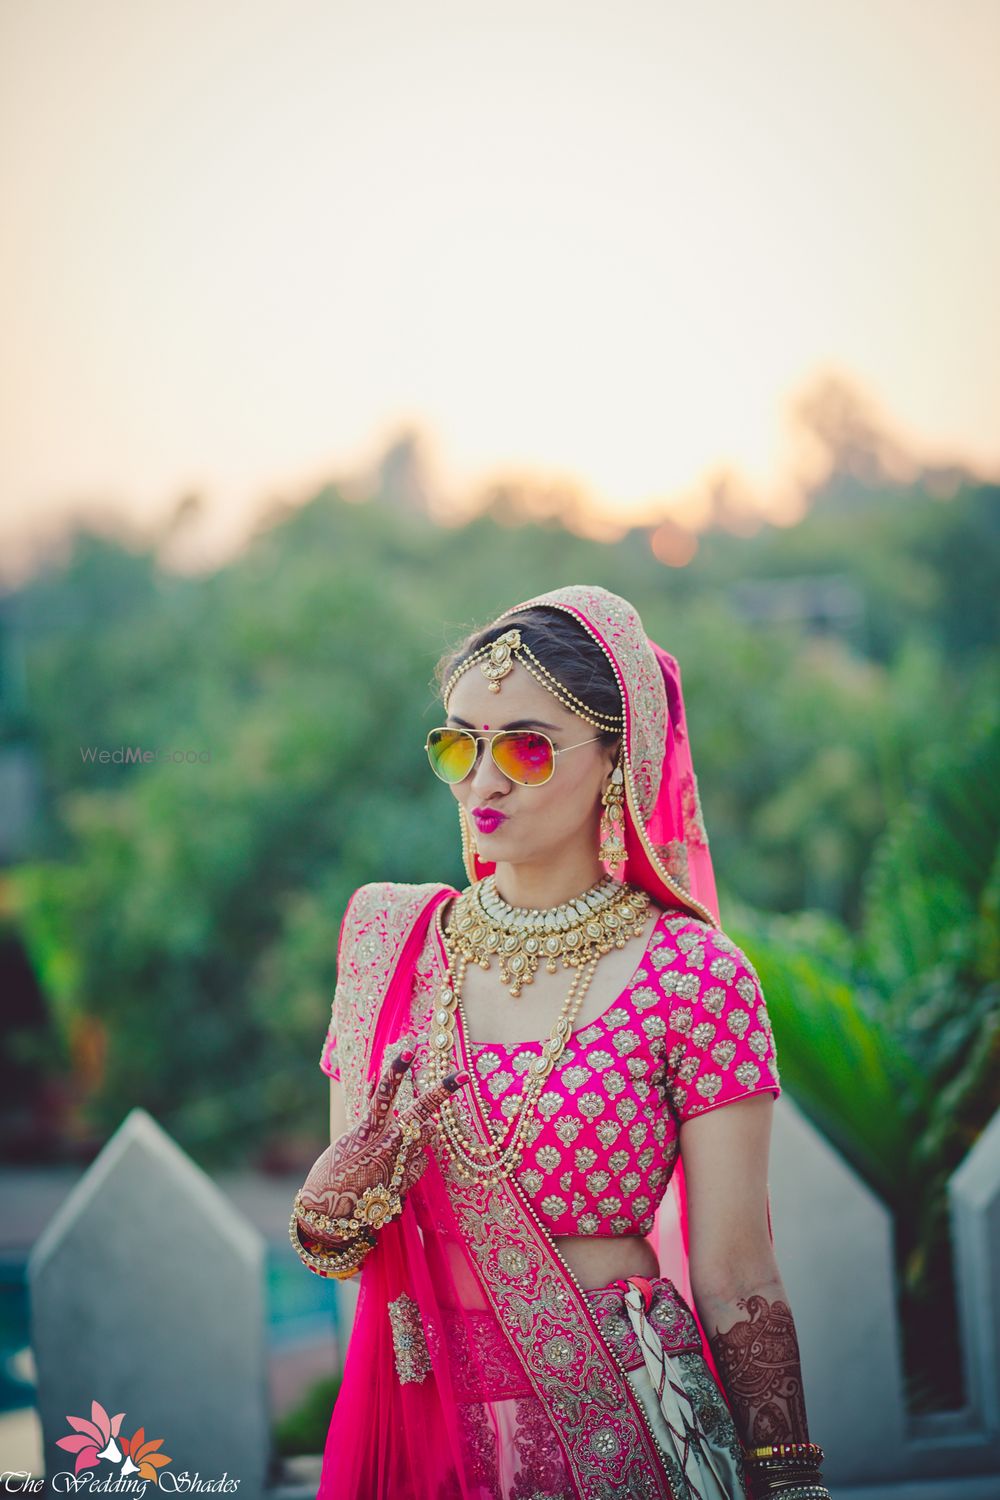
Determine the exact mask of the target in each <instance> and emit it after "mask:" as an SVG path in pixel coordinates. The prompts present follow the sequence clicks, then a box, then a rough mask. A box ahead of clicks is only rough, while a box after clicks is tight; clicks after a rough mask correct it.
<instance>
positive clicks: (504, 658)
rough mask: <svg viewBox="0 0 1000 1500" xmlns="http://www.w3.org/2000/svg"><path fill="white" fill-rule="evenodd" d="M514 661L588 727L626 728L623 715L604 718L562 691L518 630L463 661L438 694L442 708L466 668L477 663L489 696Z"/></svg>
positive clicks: (599, 712) (606, 715)
mask: <svg viewBox="0 0 1000 1500" xmlns="http://www.w3.org/2000/svg"><path fill="white" fill-rule="evenodd" d="M515 652H516V654H517V661H518V662H520V664H521V666H523V667H525V668H526V669H527V670H528V671H529V672H530V673H531V675H532V677H534V678H535V679H536V680H537V681H538V682H540V683H541V685H542V687H543V688H546V689H547V690H548V691H549V692H550V693H551V694H552V695H553V697H555V698H558V699H559V702H560V703H561V704H562V705H563V707H564V708H568V709H569V710H570V712H571V713H574V714H576V715H577V716H578V717H579V718H581V719H583V720H584V722H585V723H587V724H593V726H594V728H595V729H604V730H611V731H616V730H621V729H624V727H625V718H624V715H623V714H606V713H602V712H601V710H600V709H597V708H589V707H588V705H587V704H586V703H584V702H583V701H582V700H581V699H580V698H578V697H577V696H576V694H575V693H571V692H570V690H569V688H567V687H564V686H563V684H562V683H561V682H560V681H559V679H558V678H557V677H553V675H552V673H551V672H550V671H549V669H548V667H545V666H543V665H542V663H541V662H540V661H539V660H538V657H537V656H536V655H535V653H534V652H533V651H532V649H531V647H530V646H529V645H528V644H527V642H526V641H522V639H521V632H520V630H517V629H514V630H505V631H504V633H503V635H501V636H498V637H497V639H496V640H495V641H489V642H488V643H487V644H486V645H485V646H480V647H479V649H478V650H477V651H473V652H472V653H471V655H469V656H467V657H466V658H465V661H463V662H461V663H460V665H459V666H457V667H456V668H455V670H454V672H452V674H451V676H450V677H449V678H448V681H447V682H446V683H445V685H444V691H443V692H442V694H441V698H442V701H443V703H444V706H445V708H447V707H448V699H449V698H450V697H451V692H452V689H453V688H454V686H455V683H456V682H457V681H458V679H459V678H460V677H461V676H462V673H463V672H467V671H468V670H469V668H470V667H471V666H473V665H475V664H477V663H478V666H479V670H480V671H481V672H482V674H483V676H484V677H485V678H486V680H487V682H488V683H489V685H490V692H491V693H499V691H500V682H501V679H502V678H504V677H506V676H507V673H508V672H510V671H511V670H512V669H513V667H514V665H515V661H514V653H515Z"/></svg>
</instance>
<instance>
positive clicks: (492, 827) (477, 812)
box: [472, 807, 507, 833]
mask: <svg viewBox="0 0 1000 1500" xmlns="http://www.w3.org/2000/svg"><path fill="white" fill-rule="evenodd" d="M472 816H473V818H474V819H475V824H476V829H477V831H478V832H479V833H496V831H497V829H498V828H499V827H500V824H501V823H506V821H507V814H506V813H502V812H496V811H494V809H493V808H491V807H474V808H473V809H472Z"/></svg>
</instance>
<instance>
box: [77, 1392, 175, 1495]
mask: <svg viewBox="0 0 1000 1500" xmlns="http://www.w3.org/2000/svg"><path fill="white" fill-rule="evenodd" d="M66 1420H67V1422H68V1423H69V1425H70V1426H71V1427H72V1429H73V1431H72V1433H71V1434H70V1435H68V1436H67V1437H61V1438H57V1439H56V1446H57V1447H58V1448H65V1449H66V1450H67V1452H69V1453H75V1454H76V1463H75V1465H74V1469H73V1472H74V1473H75V1474H79V1473H81V1471H82V1470H84V1469H96V1468H98V1467H99V1465H100V1463H101V1461H102V1460H104V1461H106V1462H107V1463H110V1464H114V1465H115V1466H116V1467H117V1468H118V1474H119V1476H120V1477H121V1478H123V1479H124V1478H126V1477H127V1476H128V1475H131V1474H135V1475H137V1476H138V1478H139V1479H151V1480H152V1481H153V1483H154V1484H159V1482H160V1481H159V1470H160V1469H161V1468H162V1467H163V1465H164V1464H169V1463H171V1462H172V1460H171V1459H170V1457H169V1455H168V1454H166V1453H160V1452H159V1449H160V1448H161V1447H162V1445H163V1438H147V1437H146V1429H145V1428H144V1427H137V1428H136V1429H135V1431H134V1432H133V1434H132V1436H131V1437H122V1435H121V1426H122V1422H123V1421H124V1420H125V1413H124V1412H123V1411H120V1412H118V1413H117V1415H116V1416H113V1417H109V1416H108V1414H107V1412H106V1411H105V1410H104V1407H103V1406H102V1405H101V1403H100V1402H99V1401H92V1402H91V1404H90V1417H89V1419H88V1418H87V1417H71V1416H68V1415H67V1417H66Z"/></svg>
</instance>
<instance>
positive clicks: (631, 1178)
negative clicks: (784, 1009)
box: [320, 911, 781, 1235]
mask: <svg viewBox="0 0 1000 1500" xmlns="http://www.w3.org/2000/svg"><path fill="white" fill-rule="evenodd" d="M432 1007H433V996H432V994H431V993H430V992H428V994H427V1011H426V1015H425V1018H424V1023H423V1026H422V1035H421V1041H420V1043H419V1044H418V1047H417V1055H416V1058H415V1060H414V1064H413V1067H414V1071H415V1073H416V1082H417V1085H418V1087H419V1088H420V1089H423V1088H426V1086H427V1083H428V1076H427V1074H426V1072H425V1071H423V1070H424V1069H425V1067H426V1061H427V1047H426V1037H427V1033H428V1032H429V1027H430V1012H431V1009H432ZM417 1013H418V1006H417V1005H416V1003H415V1008H414V1015H416V1014H417ZM420 1034H421V1033H420V1032H418V1035H420ZM541 1045H542V1044H541V1042H524V1043H519V1044H518V1045H516V1046H513V1047H509V1046H505V1045H500V1044H498V1043H495V1042H487V1043H480V1044H474V1045H473V1046H472V1047H471V1049H470V1051H471V1055H472V1057H473V1059H474V1065H475V1069H476V1073H477V1075H478V1077H477V1080H476V1082H477V1084H478V1088H479V1093H480V1096H481V1097H482V1099H483V1102H484V1105H485V1106H486V1108H487V1110H488V1111H489V1113H490V1115H491V1116H492V1117H493V1118H495V1119H503V1118H505V1117H507V1118H509V1116H510V1114H511V1113H512V1112H513V1110H514V1108H515V1107H516V1105H517V1101H518V1099H519V1097H520V1093H521V1088H522V1085H523V1082H524V1076H523V1075H524V1073H525V1072H526V1070H527V1069H528V1068H529V1067H530V1066H531V1063H532V1061H533V1059H534V1058H536V1057H537V1056H538V1055H539V1053H540V1052H541ZM320 1067H321V1068H322V1070H323V1072H324V1073H326V1074H327V1075H328V1076H329V1077H331V1078H339V1077H340V1069H339V1064H338V1060H337V1051H336V1035H335V1028H334V1022H333V1020H332V1018H331V1022H330V1027H329V1030H328V1032H327V1036H326V1041H325V1043H324V1046H323V1050H322V1054H321V1056H320ZM470 1086H471V1085H470ZM767 1090H770V1092H771V1093H773V1094H774V1095H775V1097H777V1096H778V1095H779V1094H780V1093H781V1087H780V1079H779V1075H778V1065H777V1055H776V1050H775V1043H774V1036H773V1034H772V1031H771V1023H770V1019H769V1017H768V1013H767V1006H766V1004H765V1002H764V995H763V992H762V990H761V987H760V981H759V979H758V977H757V973H756V971H755V970H754V968H753V965H752V964H751V963H750V960H749V959H748V958H747V957H746V955H745V954H744V953H743V952H742V950H741V949H739V948H738V947H737V946H736V944H735V943H733V942H732V941H731V940H730V939H729V938H728V937H726V935H725V933H722V932H720V931H718V929H716V928H713V927H710V926H709V925H708V923H706V922H701V921H699V920H698V919H697V918H695V917H691V916H688V915H686V914H684V913H679V912H668V911H664V912H662V913H661V915H660V916H659V918H658V919H657V921H656V924H655V926H654V928H653V931H652V934H651V936H650V939H649V943H648V945H647V948H646V951H645V953H644V955H643V958H642V960H641V962H640V964H639V967H638V968H637V969H636V971H635V973H634V974H633V975H632V978H631V980H630V981H629V984H628V986H627V988H626V989H625V990H623V992H622V993H621V994H620V995H619V996H618V998H617V999H616V1000H615V1001H614V1002H613V1003H612V1004H611V1005H610V1006H609V1007H608V1008H607V1010H605V1011H604V1012H603V1013H602V1014H601V1015H600V1016H598V1018H597V1019H596V1020H595V1021H592V1022H590V1023H589V1024H588V1025H586V1026H584V1027H583V1028H582V1029H581V1030H578V1031H574V1032H573V1033H572V1035H571V1037H570V1039H569V1042H568V1044H567V1046H566V1049H565V1051H564V1052H563V1054H562V1057H561V1058H560V1060H559V1064H558V1066H557V1067H555V1068H554V1069H553V1071H552V1072H551V1073H550V1075H549V1077H548V1079H547V1080H546V1084H545V1089H544V1091H543V1093H542V1094H541V1096H540V1098H539V1100H538V1103H537V1105H536V1110H535V1118H534V1119H533V1120H532V1121H531V1122H530V1123H529V1125H528V1127H527V1129H526V1132H525V1142H526V1144H525V1149H524V1152H523V1154H522V1156H521V1162H520V1166H519V1168H518V1169H517V1174H516V1175H517V1180H518V1182H519V1183H520V1184H521V1186H522V1187H523V1188H524V1190H525V1192H526V1193H527V1195H528V1197H529V1198H530V1200H531V1202H532V1206H533V1207H534V1208H535V1210H536V1212H537V1213H538V1214H539V1216H540V1218H541V1220H542V1223H543V1224H545V1225H546V1227H547V1228H548V1230H549V1232H550V1233H551V1234H553V1235H621V1234H648V1233H649V1232H650V1230H651V1229H652V1227H653V1214H654V1212H655V1210H656V1208H657V1207H658V1205H659V1203H660V1201H661V1199H662V1198H663V1195H664V1193H665V1191H666V1187H667V1183H668V1182H669V1181H670V1175H671V1173H672V1171H673V1167H674V1162H675V1161H676V1158H677V1152H678V1148H679V1141H678V1137H679V1132H680V1126H681V1124H682V1123H683V1122H684V1121H685V1120H688V1119H690V1118H691V1117H692V1116H693V1115H698V1114H704V1113H705V1112H706V1111H707V1110H710V1109H718V1108H719V1107H720V1106H721V1105H724V1104H730V1103H732V1101H733V1100H735V1099H742V1098H745V1097H746V1096H747V1095H749V1094H757V1093H762V1092H765V1091H767Z"/></svg>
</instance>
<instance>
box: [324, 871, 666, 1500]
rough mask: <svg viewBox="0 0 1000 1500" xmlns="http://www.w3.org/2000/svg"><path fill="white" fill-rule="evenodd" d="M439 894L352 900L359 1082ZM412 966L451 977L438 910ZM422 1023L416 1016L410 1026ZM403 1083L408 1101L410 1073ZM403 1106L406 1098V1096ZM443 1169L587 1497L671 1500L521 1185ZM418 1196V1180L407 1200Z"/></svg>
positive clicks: (492, 1296) (482, 1269)
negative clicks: (390, 995) (379, 1020)
mask: <svg viewBox="0 0 1000 1500" xmlns="http://www.w3.org/2000/svg"><path fill="white" fill-rule="evenodd" d="M442 889H447V890H448V891H449V892H451V893H452V894H457V892H455V891H454V888H453V887H450V886H448V887H442V886H440V885H437V886H433V885H432V886H428V885H423V886H412V885H411V886H408V885H392V884H383V885H377V886H370V887H363V888H362V891H363V892H364V894H365V899H364V900H363V901H361V903H360V906H359V901H358V898H357V897H356V898H355V899H354V901H353V902H352V904H351V908H350V915H351V923H350V926H352V927H356V925H357V923H358V921H359V919H360V920H361V921H365V920H367V922H368V924H369V925H368V928H367V931H366V933H365V935H364V936H363V937H362V938H361V939H360V949H359V948H357V947H355V946H354V941H352V938H353V934H352V933H351V931H350V930H348V933H347V942H346V943H345V952H344V956H345V959H346V960H347V962H346V964H345V966H344V972H342V974H341V976H340V979H339V980H338V1000H337V1002H335V1003H336V1004H337V1005H339V1006H340V1008H341V1009H342V1012H343V1014H344V1015H345V1017H346V1015H347V1014H349V1013H350V1012H351V1011H353V1017H354V1022H355V1027H356V1028H357V1029H356V1030H355V1036H356V1038H357V1040H358V1041H359V1042H361V1041H362V1038H361V1035H360V1034H359V1033H360V1031H361V1030H362V1029H364V1030H366V1031H367V1038H366V1040H365V1042H364V1043H363V1044H362V1045H361V1046H359V1047H358V1049H357V1054H360V1055H356V1061H357V1063H360V1064H361V1066H360V1068H357V1069H352V1072H356V1077H355V1079H354V1080H353V1082H354V1086H355V1087H357V1086H358V1085H359V1084H360V1083H362V1081H363V1080H364V1079H366V1078H367V1076H368V1070H369V1066H370V1061H371V1059H370V1048H371V1041H372V1037H373V1033H374V1023H375V1018H376V1017H377V1015H378V1011H379V1006H380V1003H381V1000H382V998H383V997H384V996H385V993H386V991H387V989H388V987H389V984H390V982H391V980H392V977H393V973H394V969H395V965H396V963H397V962H398V961H399V958H400V956H401V955H402V953H403V951H404V950H405V948H406V940H407V935H408V934H409V933H410V932H411V931H412V929H413V928H414V927H415V926H416V923H417V920H418V918H419V916H420V913H421V912H422V911H423V910H424V908H425V906H426V904H427V902H428V900H429V899H433V896H434V895H435V894H436V893H438V892H440V891H441V890H442ZM360 895H361V892H359V893H358V896H360ZM442 904H443V903H442ZM373 934H374V936H373ZM355 955H356V957H355ZM417 969H419V970H420V972H421V973H422V974H423V975H424V976H425V977H427V978H430V979H431V980H432V982H433V983H434V985H435V987H437V986H438V985H440V984H443V983H444V982H445V981H446V978H447V954H446V951H445V947H444V938H443V932H442V929H441V911H440V906H439V908H438V910H437V911H436V912H435V913H434V917H433V920H432V921H431V923H430V926H429V928H428V932H427V936H426V939H425V941H424V944H423V948H422V951H421V953H420V956H419V958H418V959H417V960H416V963H415V966H414V971H415V972H416V970H417ZM428 1009H429V1007H428ZM424 1020H425V1017H424V1016H422V1015H421V1016H413V1014H412V1012H411V1017H410V1024H411V1030H412V1029H414V1027H418V1026H420V1025H421V1024H422V1023H423V1022H424ZM461 1047H462V1049H463V1050H462V1066H463V1067H466V1068H470V1069H471V1062H470V1059H469V1057H468V1054H467V1052H466V1051H465V1038H464V1037H462V1039H461ZM350 1050H351V1051H354V1049H353V1048H352V1049H350ZM418 1055H419V1054H418ZM362 1057H363V1062H362ZM415 1066H416V1064H415ZM345 1083H347V1080H346V1079H345ZM406 1086H407V1093H408V1096H409V1097H412V1083H411V1081H410V1078H409V1075H408V1076H407V1079H406ZM359 1097H360V1096H359ZM473 1097H474V1096H472V1095H471V1094H470V1093H469V1092H468V1091H467V1090H459V1091H458V1093H457V1094H456V1095H455V1096H454V1099H453V1106H454V1107H457V1109H458V1111H459V1113H460V1116H461V1117H462V1123H463V1126H464V1128H465V1130H466V1132H467V1133H468V1132H469V1130H470V1129H471V1130H472V1131H473V1132H474V1133H475V1135H476V1136H478V1138H479V1139H480V1140H481V1141H482V1142H483V1143H488V1142H490V1141H491V1140H492V1137H491V1136H490V1134H489V1131H488V1127H487V1125H486V1122H485V1121H484V1120H483V1118H482V1116H481V1115H480V1113H479V1110H478V1108H477V1107H475V1106H473V1107H470V1104H471V1102H472V1100H473ZM399 1102H400V1104H402V1103H404V1102H405V1098H404V1097H403V1096H402V1093H401V1097H400V1101H399ZM440 1167H441V1171H442V1175H443V1177H444V1180H445V1182H446V1183H447V1186H448V1192H449V1197H450V1201H451V1204H452V1208H453V1211H454V1213H455V1216H456V1219H457V1220H458V1222H459V1224H460V1225H461V1227H462V1229H463V1233H464V1236H465V1245H466V1249H467V1252H468V1255H469V1257H470V1259H471V1261H472V1262H473V1265H474V1267H475V1270H476V1273H477V1276H478V1279H479V1282H480V1286H481V1290H482V1293H483V1295H484V1297H485V1298H486V1299H487V1301H488V1303H489V1305H490V1306H491V1307H492V1309H493V1311H494V1312H495V1314H496V1317H497V1320H498V1322H499V1325H500V1327H501V1328H502V1330H503V1332H504V1334H505V1335H506V1338H507V1340H508V1342H509V1345H510V1348H511V1352H512V1355H513V1357H514V1358H515V1359H516V1360H517V1361H518V1362H519V1364H520V1366H521V1367H522V1368H523V1369H524V1371H525V1374H526V1376H527V1378H528V1379H529V1381H530V1382H531V1386H532V1389H533V1390H534V1392H535V1395H536V1397H537V1399H538V1401H539V1402H540V1404H541V1406H542V1408H543V1410H544V1411H545V1413H546V1415H547V1416H548V1418H549V1420H550V1422H551V1423H552V1425H553V1429H554V1431H555V1433H556V1434H557V1436H558V1438H559V1441H560V1443H561V1445H562V1448H563V1452H564V1455H565V1459H566V1464H567V1468H568V1470H569V1474H570V1476H571V1477H572V1480H573V1483H574V1486H575V1488H576V1490H577V1493H578V1494H579V1495H580V1496H581V1497H583V1496H586V1497H588V1500H590V1497H597V1496H607V1497H611V1496H613V1495H616V1494H625V1495H629V1496H635V1497H644V1500H654V1497H656V1500H673V1497H674V1491H673V1489H672V1487H671V1485H670V1481H669V1478H668V1474H667V1469H666V1466H665V1463H664V1455H663V1453H662V1450H661V1449H660V1447H659V1445H658V1444H657V1442H656V1439H655V1438H654V1436H653V1433H652V1431H651V1429H650V1427H649V1423H648V1420H647V1418H646V1415H645V1412H644V1411H643V1409H642V1406H641V1404H640V1402H639V1399H638V1397H637V1395H636V1393H635V1390H634V1388H633V1387H632V1385H631V1382H630V1381H629V1379H628V1377H627V1375H626V1374H625V1370H624V1367H623V1366H622V1365H621V1364H620V1363H619V1361H618V1359H617V1357H616V1356H615V1355H614V1353H613V1352H612V1350H611V1349H610V1348H609V1347H608V1345H607V1344H606V1343H605V1341H604V1340H603V1338H602V1337H601V1334H600V1331H599V1329H598V1326H597V1323H596V1321H595V1320H594V1317H593V1315H592V1313H591V1311H590V1307H589V1304H588V1303H587V1301H586V1299H585V1297H584V1295H583V1291H582V1288H581V1287H580V1285H579V1283H578V1282H577V1281H576V1279H575V1277H574V1276H573V1273H572V1272H571V1271H570V1269H569V1266H568V1265H567V1263H566V1262H565V1260H564V1259H563V1257H562V1256H561V1255H560V1253H559V1251H558V1250H557V1249H556V1247H555V1245H554V1244H553V1243H552V1240H551V1239H550V1237H549V1236H548V1234H547V1233H546V1231H545V1229H544V1227H543V1226H542V1224H541V1222H540V1221H539V1219H538V1218H537V1216H536V1215H535V1213H534V1210H533V1209H532V1208H531V1207H530V1205H529V1203H528V1201H527V1199H526V1198H525V1196H524V1194H523V1192H522V1191H521V1189H520V1188H519V1187H518V1186H517V1184H516V1183H514V1182H513V1181H512V1180H511V1179H509V1178H506V1179H504V1181H503V1182H502V1183H501V1184H500V1185H498V1186H494V1187H485V1186H484V1185H482V1184H480V1183H476V1184H472V1185H468V1184H465V1183H463V1182H462V1181H461V1180H460V1179H459V1178H458V1177H457V1175H456V1174H455V1172H454V1167H453V1164H452V1163H451V1162H450V1161H447V1162H445V1161H441V1162H440ZM419 1192H420V1184H419V1182H418V1183H417V1184H416V1185H415V1187H414V1188H413V1189H411V1195H410V1196H411V1197H412V1196H413V1195H417V1194H419ZM405 1212H411V1213H412V1212H414V1205H413V1204H409V1203H408V1204H407V1206H406V1207H405V1208H404V1213H405ZM376 1253H377V1252H376Z"/></svg>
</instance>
